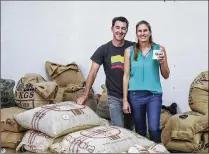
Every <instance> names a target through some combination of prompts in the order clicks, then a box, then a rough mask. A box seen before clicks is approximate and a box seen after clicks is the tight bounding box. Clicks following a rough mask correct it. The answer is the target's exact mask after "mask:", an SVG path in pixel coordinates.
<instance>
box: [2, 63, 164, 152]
mask: <svg viewBox="0 0 209 154" xmlns="http://www.w3.org/2000/svg"><path fill="white" fill-rule="evenodd" d="M46 70H47V72H48V74H49V76H50V79H51V80H52V81H46V80H45V79H44V78H43V77H42V76H41V75H39V74H31V73H30V74H26V75H25V76H24V77H22V78H21V79H20V80H19V82H18V84H17V86H16V89H15V102H16V104H17V105H18V107H12V108H5V109H1V117H4V118H1V119H2V120H1V126H2V125H4V126H3V128H4V129H2V130H1V131H4V132H6V131H9V132H8V133H7V134H8V135H7V136H6V135H4V138H6V139H8V142H7V145H6V144H4V146H1V147H2V148H3V147H10V148H13V151H12V152H14V149H15V150H16V152H25V151H26V152H28V151H30V152H35V153H48V152H56V153H92V152H93V153H120V152H128V149H129V148H130V147H131V146H133V145H136V144H138V145H140V146H142V147H143V148H146V149H153V150H154V149H155V151H158V152H167V151H166V149H165V148H160V149H159V148H158V147H159V145H157V144H155V143H154V142H152V141H150V140H148V139H146V138H144V137H142V136H140V135H138V134H136V133H134V132H132V131H129V130H126V129H123V128H119V127H115V126H110V125H109V123H108V122H107V120H105V119H103V118H101V117H100V116H98V114H96V112H94V111H97V103H96V97H95V95H94V93H93V90H92V93H91V94H90V96H89V99H88V102H87V106H85V105H78V104H76V103H75V102H73V101H75V100H76V99H77V98H78V97H80V96H81V95H82V93H83V90H84V87H85V83H84V82H83V76H82V74H81V72H80V70H79V68H78V66H77V65H76V64H75V63H72V64H69V65H60V64H55V63H51V62H46ZM103 88H104V87H103ZM104 93H106V91H105V92H104ZM104 95H105V94H104ZM99 96H100V95H97V98H99ZM105 97H106V96H105ZM100 98H102V96H101V97H100ZM105 99H107V98H105ZM105 102H107V101H105ZM97 113H98V111H97ZM107 118H108V117H107ZM1 128H2V127H1ZM11 132H14V133H18V135H19V136H18V135H17V136H15V135H14V134H13V133H11ZM1 134H2V133H1ZM10 134H11V135H10ZM11 138H12V139H11ZM2 139H3V137H2V136H1V141H2ZM13 139H14V140H15V141H13ZM11 143H12V146H10V145H11ZM1 145H2V144H1ZM8 145H9V146H8ZM1 152H2V151H1ZM6 152H11V151H10V150H8V149H6Z"/></svg>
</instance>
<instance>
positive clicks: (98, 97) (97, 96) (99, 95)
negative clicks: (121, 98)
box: [96, 94, 101, 104]
mask: <svg viewBox="0 0 209 154" xmlns="http://www.w3.org/2000/svg"><path fill="white" fill-rule="evenodd" d="M100 97H101V94H96V100H97V104H98V103H99V99H100Z"/></svg>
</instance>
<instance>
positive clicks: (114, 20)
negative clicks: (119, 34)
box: [112, 16, 129, 28]
mask: <svg viewBox="0 0 209 154" xmlns="http://www.w3.org/2000/svg"><path fill="white" fill-rule="evenodd" d="M116 21H121V22H125V23H126V24H127V28H128V25H129V22H128V20H127V19H126V18H125V17H121V16H120V17H115V18H113V19H112V27H113V26H114V25H115V22H116Z"/></svg>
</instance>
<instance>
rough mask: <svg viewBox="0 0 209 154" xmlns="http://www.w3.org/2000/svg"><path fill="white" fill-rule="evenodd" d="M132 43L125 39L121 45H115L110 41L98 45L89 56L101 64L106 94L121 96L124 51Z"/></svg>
mask: <svg viewBox="0 0 209 154" xmlns="http://www.w3.org/2000/svg"><path fill="white" fill-rule="evenodd" d="M133 44H134V43H133V42H130V41H127V40H126V41H125V43H124V45H123V46H122V47H115V46H114V45H113V44H112V41H110V42H108V43H106V44H104V45H102V46H100V47H99V48H98V49H97V50H96V51H95V53H94V54H93V55H92V57H91V60H92V61H94V62H96V63H97V64H99V65H102V64H103V68H104V72H105V74H106V81H105V84H106V87H107V91H108V95H111V96H114V97H117V98H122V97H123V71H124V51H125V49H126V48H127V47H129V46H131V45H133Z"/></svg>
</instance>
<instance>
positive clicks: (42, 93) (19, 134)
mask: <svg viewBox="0 0 209 154" xmlns="http://www.w3.org/2000/svg"><path fill="white" fill-rule="evenodd" d="M13 87H14V86H13ZM57 88H58V86H57V83H56V82H47V81H46V80H45V79H44V78H43V77H42V76H41V75H39V74H35V73H28V74H26V75H25V76H24V77H22V78H21V79H20V80H19V82H18V83H17V86H16V88H15V93H14V92H13V89H10V90H12V91H11V93H14V95H8V98H9V100H14V103H15V104H16V105H15V106H14V105H13V106H12V107H10V106H8V105H7V106H6V107H5V108H3V109H1V148H6V152H15V149H16V147H17V145H18V144H19V143H20V142H21V140H22V138H23V136H24V134H25V131H26V129H24V128H23V127H21V126H20V125H19V124H18V123H17V122H16V120H15V119H14V115H16V114H19V113H22V112H24V111H26V110H30V109H32V108H36V107H39V106H43V105H46V104H50V103H53V102H54V98H55V96H56V93H57ZM11 96H13V98H11ZM10 104H11V103H10Z"/></svg>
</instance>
